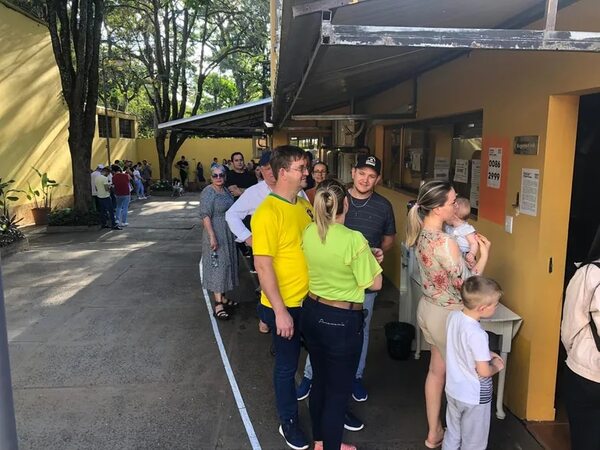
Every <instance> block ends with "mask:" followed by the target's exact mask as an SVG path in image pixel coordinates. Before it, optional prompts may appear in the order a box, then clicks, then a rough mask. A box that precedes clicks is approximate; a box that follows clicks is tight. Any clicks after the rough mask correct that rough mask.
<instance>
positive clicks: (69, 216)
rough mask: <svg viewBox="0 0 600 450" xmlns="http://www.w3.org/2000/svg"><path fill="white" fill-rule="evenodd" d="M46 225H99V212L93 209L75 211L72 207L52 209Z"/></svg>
mask: <svg viewBox="0 0 600 450" xmlns="http://www.w3.org/2000/svg"><path fill="white" fill-rule="evenodd" d="M48 225H55V226H81V225H87V226H92V225H100V214H98V212H97V211H95V210H89V211H84V212H81V211H77V210H75V209H73V208H63V209H54V210H52V211H50V216H49V218H48Z"/></svg>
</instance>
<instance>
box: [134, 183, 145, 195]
mask: <svg viewBox="0 0 600 450" xmlns="http://www.w3.org/2000/svg"><path fill="white" fill-rule="evenodd" d="M135 191H136V193H137V195H138V197H143V196H144V185H143V184H142V180H138V179H136V180H135Z"/></svg>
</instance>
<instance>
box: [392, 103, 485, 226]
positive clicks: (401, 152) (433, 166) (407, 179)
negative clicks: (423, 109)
mask: <svg viewBox="0 0 600 450" xmlns="http://www.w3.org/2000/svg"><path fill="white" fill-rule="evenodd" d="M481 135H482V113H481V112H478V113H474V114H469V115H462V116H455V117H447V118H443V119H436V120H429V121H422V122H412V123H410V124H406V125H395V126H391V127H387V128H386V129H385V135H384V169H383V181H384V184H385V185H386V186H388V187H391V188H396V189H402V190H407V191H410V192H414V193H417V191H418V190H419V186H420V185H421V183H422V182H423V181H427V180H449V181H451V182H452V184H453V186H454V189H455V190H456V191H457V193H458V194H459V195H461V196H463V197H466V198H468V199H470V201H471V213H472V215H473V216H474V217H476V216H477V212H478V208H479V170H480V161H481Z"/></svg>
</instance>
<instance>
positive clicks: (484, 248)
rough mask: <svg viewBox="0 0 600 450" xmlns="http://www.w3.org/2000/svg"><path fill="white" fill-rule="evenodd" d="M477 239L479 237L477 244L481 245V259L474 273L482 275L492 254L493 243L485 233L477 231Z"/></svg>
mask: <svg viewBox="0 0 600 450" xmlns="http://www.w3.org/2000/svg"><path fill="white" fill-rule="evenodd" d="M475 239H477V244H478V245H479V253H480V256H479V261H477V263H476V264H475V267H473V273H474V274H475V275H481V274H482V273H483V271H484V270H485V266H486V265H487V262H488V258H489V256H490V246H491V245H492V243H491V242H490V241H489V240H488V238H486V237H485V236H484V235H483V234H479V233H477V234H476V235H475Z"/></svg>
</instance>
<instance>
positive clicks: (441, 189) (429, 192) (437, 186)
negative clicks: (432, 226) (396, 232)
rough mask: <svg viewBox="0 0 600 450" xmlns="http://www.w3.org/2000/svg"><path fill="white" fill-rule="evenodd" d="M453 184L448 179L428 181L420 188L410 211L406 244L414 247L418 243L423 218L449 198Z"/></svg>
mask: <svg viewBox="0 0 600 450" xmlns="http://www.w3.org/2000/svg"><path fill="white" fill-rule="evenodd" d="M451 190H452V185H451V184H450V183H449V182H448V181H428V182H427V183H425V184H424V185H423V186H421V188H420V189H419V195H418V196H417V201H416V203H415V204H414V205H413V206H412V208H410V211H408V220H407V223H406V241H405V242H406V245H408V246H409V247H412V246H413V245H415V244H416V243H417V240H418V239H419V234H421V230H422V229H423V219H424V218H425V217H426V216H427V215H429V213H430V212H431V211H432V210H433V209H434V208H438V207H440V206H443V205H444V204H445V203H446V201H447V200H448V193H449V192H450V191H451Z"/></svg>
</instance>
